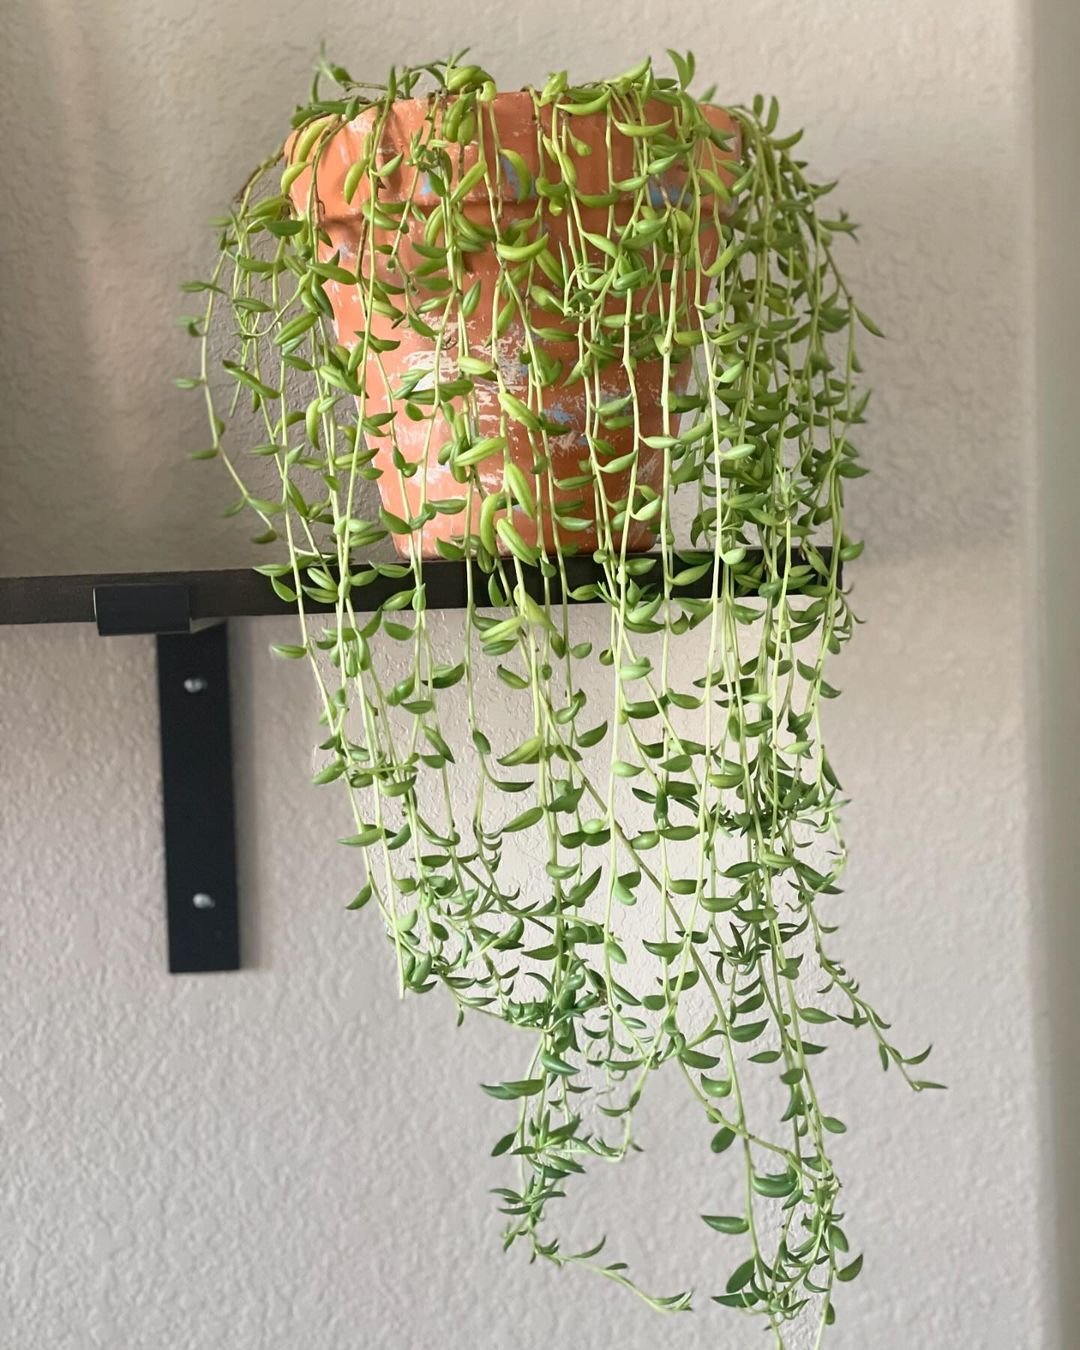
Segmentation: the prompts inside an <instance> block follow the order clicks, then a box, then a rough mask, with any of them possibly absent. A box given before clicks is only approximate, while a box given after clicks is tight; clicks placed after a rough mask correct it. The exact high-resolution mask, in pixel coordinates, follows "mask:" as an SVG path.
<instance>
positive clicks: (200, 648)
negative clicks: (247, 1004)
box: [93, 581, 240, 974]
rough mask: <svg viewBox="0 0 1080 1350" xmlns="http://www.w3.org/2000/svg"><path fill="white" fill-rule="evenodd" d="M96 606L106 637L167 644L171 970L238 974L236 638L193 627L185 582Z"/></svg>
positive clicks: (164, 781)
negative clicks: (232, 663) (232, 700)
mask: <svg viewBox="0 0 1080 1350" xmlns="http://www.w3.org/2000/svg"><path fill="white" fill-rule="evenodd" d="M93 602H94V617H95V619H96V621H97V629H98V632H99V633H100V634H101V635H102V636H103V637H116V636H122V635H130V634H135V633H152V634H154V635H155V637H156V641H157V679H158V715H159V727H160V735H161V802H162V814H163V819H164V829H165V905H166V926H167V930H168V941H169V970H170V971H171V972H172V973H173V974H181V973H186V972H192V971H211V970H237V969H238V968H239V966H240V924H239V897H238V893H237V884H236V829H235V808H234V803H233V769H232V731H231V727H230V716H229V642H228V630H227V629H226V626H225V624H224V623H223V622H217V623H213V622H211V623H209V624H206V623H205V622H203V623H198V622H196V623H194V624H193V622H192V618H191V593H190V589H189V587H188V586H187V585H185V584H184V583H183V582H179V581H148V582H138V581H133V582H126V583H125V582H121V583H105V584H102V585H98V586H95V587H94V588H93Z"/></svg>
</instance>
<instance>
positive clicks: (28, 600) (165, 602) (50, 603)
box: [0, 549, 830, 636]
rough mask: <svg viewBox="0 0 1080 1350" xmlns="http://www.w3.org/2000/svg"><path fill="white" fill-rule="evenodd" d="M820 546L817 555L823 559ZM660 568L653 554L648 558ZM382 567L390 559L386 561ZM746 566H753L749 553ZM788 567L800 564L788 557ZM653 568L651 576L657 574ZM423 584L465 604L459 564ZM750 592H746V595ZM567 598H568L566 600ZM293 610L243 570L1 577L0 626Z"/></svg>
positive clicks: (427, 574) (593, 571)
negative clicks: (651, 558) (819, 552)
mask: <svg viewBox="0 0 1080 1350" xmlns="http://www.w3.org/2000/svg"><path fill="white" fill-rule="evenodd" d="M829 552H830V551H829V550H828V549H822V550H821V554H822V557H823V558H825V559H826V560H827V559H828V557H829ZM652 556H653V557H655V558H656V561H657V563H659V561H660V559H659V555H655V554H654V555H652ZM385 561H386V564H387V565H389V564H391V563H393V561H394V560H393V559H387V560H385ZM747 561H748V562H749V563H750V564H753V562H754V561H760V559H756V560H755V558H754V557H753V555H750V556H749V557H748V560H747ZM792 561H793V563H798V562H799V561H800V559H799V556H798V555H795V556H794V557H793V559H792ZM564 565H565V568H566V577H567V581H568V583H569V585H570V588H571V589H572V590H573V589H577V588H578V587H581V586H586V585H588V584H589V583H591V582H601V581H603V580H604V579H605V575H604V569H603V567H602V566H601V565H600V564H599V563H597V562H595V561H594V559H593V558H592V557H591V556H583V557H580V558H566V559H565V560H564ZM469 566H471V567H472V569H473V591H474V594H476V595H478V596H482V597H486V596H487V576H486V574H485V573H483V572H482V571H481V570H480V569H479V568H478V567H477V566H476V565H475V564H469ZM523 570H524V573H525V584H526V589H527V590H528V591H529V592H530V593H531V594H532V595H533V596H534V597H539V596H540V594H541V590H542V585H543V578H542V577H541V575H540V572H539V570H538V569H536V568H528V567H527V568H524V569H523ZM659 575H660V573H659V569H658V570H657V576H659ZM412 585H413V578H412V575H411V573H410V574H407V575H405V576H401V577H397V576H388V575H383V574H381V573H380V574H379V575H377V576H376V577H375V578H374V579H373V580H372V581H371V582H369V583H368V584H366V585H363V586H354V587H353V589H352V591H351V592H350V599H351V603H352V606H353V608H354V609H355V610H357V611H361V612H370V611H371V610H375V609H378V608H379V606H380V605H382V604H385V603H386V601H387V600H389V599H391V597H393V596H394V595H396V594H398V592H400V591H403V590H408V589H410V588H411V587H412ZM424 586H425V588H426V592H427V607H428V609H464V608H466V606H467V605H468V602H469V585H468V574H467V571H466V564H465V563H459V562H443V561H431V562H425V563H424ZM551 586H552V592H553V596H554V598H555V599H556V600H561V598H562V592H561V585H560V582H559V578H557V577H553V578H552V579H551ZM752 592H753V587H752V586H751V587H750V588H749V593H752ZM678 594H679V595H680V596H685V597H688V598H692V599H707V598H708V597H709V596H710V595H711V594H712V576H711V574H710V573H709V572H706V573H705V575H704V576H701V577H698V578H697V580H696V581H693V582H691V583H690V584H689V585H685V586H680V587H679V588H678ZM571 599H573V597H571ZM304 608H305V609H306V610H308V611H309V612H311V613H325V612H329V611H331V610H332V609H333V606H332V605H323V604H319V603H318V602H316V601H313V600H305V602H304ZM295 612H296V610H295V606H294V605H291V604H289V603H288V602H287V601H285V600H282V599H281V598H280V597H279V596H278V595H277V594H276V593H275V592H274V590H273V589H272V587H271V585H270V582H269V581H268V580H267V578H266V577H264V576H263V575H261V574H260V573H258V572H255V571H253V570H252V569H250V568H246V567H230V568H224V569H222V570H220V571H201V572H101V573H97V574H91V573H87V574H83V575H75V576H43V577H0V625H4V624H44V623H97V625H98V629H99V631H100V632H101V633H102V635H103V636H117V635H121V634H125V633H175V632H186V631H188V629H189V628H190V627H192V626H199V625H202V624H206V623H215V622H220V621H221V620H223V619H239V618H255V617H260V616H263V615H273V614H293V613H295Z"/></svg>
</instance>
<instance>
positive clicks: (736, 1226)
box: [701, 1214, 750, 1237]
mask: <svg viewBox="0 0 1080 1350" xmlns="http://www.w3.org/2000/svg"><path fill="white" fill-rule="evenodd" d="M701 1217H702V1218H703V1219H704V1220H705V1222H706V1223H707V1224H708V1225H709V1227H710V1228H715V1229H716V1231H717V1232H718V1233H728V1234H730V1235H731V1236H732V1237H737V1236H738V1235H739V1234H740V1233H745V1232H748V1231H749V1228H750V1225H749V1224H748V1223H747V1221H746V1220H745V1219H744V1218H742V1217H741V1216H737V1215H734V1214H703V1215H702V1216H701Z"/></svg>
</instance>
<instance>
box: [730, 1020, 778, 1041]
mask: <svg viewBox="0 0 1080 1350" xmlns="http://www.w3.org/2000/svg"><path fill="white" fill-rule="evenodd" d="M768 1025H769V1024H768V1022H765V1021H761V1022H742V1023H741V1024H740V1025H738V1026H734V1027H732V1028H731V1039H732V1040H733V1041H739V1042H740V1043H743V1042H746V1041H753V1040H756V1039H757V1038H758V1036H760V1035H761V1033H762V1032H763V1031H764V1030H765V1028H766V1027H767V1026H768Z"/></svg>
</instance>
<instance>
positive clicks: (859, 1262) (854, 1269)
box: [836, 1255, 863, 1284]
mask: <svg viewBox="0 0 1080 1350" xmlns="http://www.w3.org/2000/svg"><path fill="white" fill-rule="evenodd" d="M862 1266H863V1259H862V1256H861V1255H860V1256H857V1257H856V1258H855V1260H854V1261H852V1263H851V1264H850V1265H849V1266H845V1267H844V1268H843V1270H838V1271H837V1272H836V1278H837V1279H838V1280H839V1281H840V1282H841V1284H848V1283H850V1281H851V1280H854V1279H856V1278H857V1276H858V1274H859V1272H860V1271H861V1270H862Z"/></svg>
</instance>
